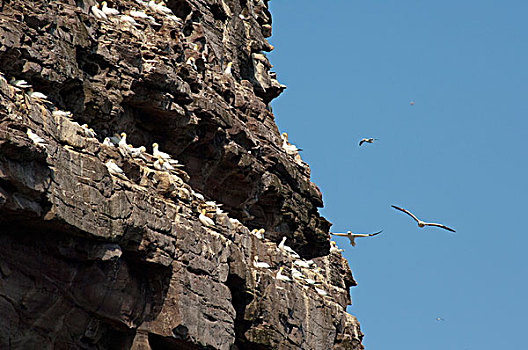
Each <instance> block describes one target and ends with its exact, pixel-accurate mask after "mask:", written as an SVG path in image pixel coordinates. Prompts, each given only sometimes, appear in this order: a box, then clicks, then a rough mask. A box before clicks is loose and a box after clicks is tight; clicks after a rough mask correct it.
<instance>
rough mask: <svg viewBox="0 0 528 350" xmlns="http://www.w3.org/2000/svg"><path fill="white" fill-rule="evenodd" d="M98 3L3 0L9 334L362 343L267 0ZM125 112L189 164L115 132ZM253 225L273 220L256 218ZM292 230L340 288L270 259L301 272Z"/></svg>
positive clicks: (146, 140)
mask: <svg viewBox="0 0 528 350" xmlns="http://www.w3.org/2000/svg"><path fill="white" fill-rule="evenodd" d="M94 3H95V1H93V0H76V1H73V0H66V1H63V2H48V1H44V0H36V1H32V2H27V1H23V0H13V1H9V2H3V4H2V15H1V16H0V72H1V73H2V74H3V77H0V227H1V229H0V233H1V234H0V278H1V280H2V283H0V296H2V298H0V311H2V315H3V316H2V321H1V322H0V348H13V349H18V348H20V349H22V348H89V349H121V348H123V349H124V348H126V349H128V348H133V349H158V348H164V349H202V348H207V349H275V348H279V349H294V348H295V349H332V348H334V349H362V345H361V337H362V334H361V332H360V331H359V324H358V323H357V321H356V319H355V318H354V317H353V316H351V315H348V314H347V313H346V310H345V308H346V306H347V304H349V303H350V295H349V290H348V288H349V287H350V286H354V285H355V281H354V280H353V278H352V275H351V272H350V270H349V268H348V265H347V263H346V261H345V260H344V259H342V257H341V256H340V255H339V254H338V253H331V254H330V253H329V236H328V230H329V227H330V223H329V222H328V221H327V220H325V219H324V218H323V217H321V216H320V215H319V213H318V208H319V207H321V206H322V205H323V203H322V196H321V193H320V191H319V189H318V188H317V186H315V185H314V184H313V183H312V182H311V181H310V170H309V168H308V165H307V164H305V163H304V162H302V161H300V159H294V157H293V156H291V155H288V154H287V153H286V152H285V151H284V150H283V149H282V146H281V145H282V140H281V139H280V135H279V131H278V129H277V126H276V125H275V123H274V116H273V114H272V113H271V111H270V108H269V107H268V106H269V102H270V101H271V100H272V99H273V98H275V97H277V96H278V95H279V94H280V93H281V92H282V91H283V90H284V88H285V86H283V85H281V84H280V83H278V81H277V78H276V76H275V74H274V73H272V72H270V71H269V69H270V68H271V64H270V63H269V61H268V59H267V58H266V56H265V54H264V53H263V52H268V51H270V50H271V49H272V47H271V45H269V43H268V42H267V41H266V39H265V38H266V37H268V36H269V35H270V34H271V26H270V25H271V15H270V13H269V11H268V9H267V1H234V0H227V1H217V0H207V1H197V0H169V1H167V6H168V7H169V8H170V9H172V11H173V12H174V14H175V15H176V16H177V17H178V19H174V18H173V19H171V18H169V17H167V16H162V15H159V14H156V13H153V12H151V11H147V13H148V14H149V15H152V16H153V17H154V18H155V20H156V22H158V23H159V24H152V23H151V22H150V21H149V20H143V19H138V20H137V21H138V22H139V26H138V27H137V28H135V27H133V26H131V25H126V24H125V23H123V21H119V19H118V18H113V19H112V18H111V19H110V20H108V21H100V20H97V19H95V17H93V16H92V15H91V14H90V12H89V11H90V7H91V6H92V5H93V4H94ZM110 6H112V7H114V8H117V9H119V10H120V11H121V13H124V12H125V11H128V10H131V9H132V8H133V7H136V8H139V7H141V5H139V4H138V3H137V2H136V1H133V0H128V1H127V0H121V1H111V2H110ZM190 57H192V58H193V59H194V60H195V62H196V68H197V69H195V68H194V67H193V66H192V65H190V64H188V63H187V62H188V60H189V58H190ZM228 62H232V63H233V66H232V67H233V69H232V74H231V75H228V74H224V70H225V68H226V67H227V64H228ZM11 77H15V78H16V79H25V80H27V81H28V82H29V83H30V84H32V85H33V86H34V88H35V90H36V91H40V92H42V93H44V94H46V95H48V98H49V100H50V101H51V104H50V103H43V102H42V101H39V100H37V99H35V98H30V97H29V96H28V95H26V94H25V93H24V91H23V90H21V89H18V88H15V87H13V86H11V85H9V84H8V82H7V81H8V80H9V79H10V78H11ZM53 107H57V108H59V109H63V110H67V111H70V112H72V113H73V115H72V117H68V116H59V115H53V114H52V110H53ZM84 123H87V124H88V125H89V127H90V128H93V129H94V131H95V132H96V133H97V137H96V138H94V137H87V136H85V129H83V128H82V127H81V126H80V124H84ZM27 128H29V129H31V130H32V131H33V132H35V133H36V134H37V135H38V136H39V137H41V138H43V139H44V141H45V142H46V145H44V146H42V145H37V144H35V143H34V142H33V141H31V139H29V138H28V136H27V134H26V130H27ZM121 132H126V133H127V135H128V138H127V140H128V142H130V143H132V144H134V145H135V146H136V147H137V146H139V145H145V146H146V147H147V152H148V153H152V151H151V144H152V143H154V142H157V143H159V145H160V149H162V150H163V151H164V152H167V153H169V154H170V155H171V156H172V157H173V158H174V159H178V160H179V161H180V162H181V163H182V164H183V165H184V167H183V168H182V169H177V170H175V171H174V172H172V173H171V174H169V173H168V172H165V171H159V170H156V169H155V168H154V166H153V164H152V162H153V161H154V160H155V159H154V158H153V157H152V156H149V155H147V156H145V159H139V158H132V157H130V156H127V155H126V153H121V152H119V150H118V148H116V147H110V146H103V145H102V141H103V139H104V138H105V137H106V136H109V137H110V136H112V135H114V134H115V133H121ZM111 159H112V160H114V162H115V164H117V165H118V166H119V167H120V168H121V169H122V170H123V172H124V173H123V175H120V176H119V177H117V176H113V175H111V174H110V173H109V170H108V169H107V167H106V166H105V163H106V162H107V161H109V160H111ZM195 193H202V194H203V195H204V196H205V199H206V200H214V201H216V202H217V203H221V204H223V206H222V207H221V209H222V210H223V211H224V213H221V212H220V211H218V210H216V208H214V207H213V208H211V204H208V203H206V202H205V201H203V200H201V199H199V196H197V195H196V194H195ZM202 209H204V210H206V214H208V215H210V216H211V217H212V218H214V220H215V222H216V226H215V227H212V228H211V227H206V226H204V225H203V224H202V223H201V221H200V220H199V218H198V215H199V213H200V211H201V210H202ZM260 228H264V229H265V239H264V240H261V239H258V238H257V237H256V236H255V235H253V234H251V233H250V230H251V229H260ZM283 236H285V237H287V239H288V240H287V242H288V243H287V244H288V245H289V246H291V247H292V248H294V249H295V250H296V251H298V252H299V254H301V256H302V257H303V258H305V259H310V258H313V259H314V261H315V264H316V265H317V266H318V268H319V269H318V270H314V269H306V271H303V273H304V274H305V276H306V277H309V278H311V279H314V280H315V281H317V283H318V285H317V287H318V288H319V289H321V290H324V291H325V292H326V293H327V294H328V295H327V296H322V295H320V294H318V291H317V289H315V287H314V286H311V285H308V284H305V283H298V282H282V281H278V280H276V279H275V278H274V277H275V274H276V273H277V271H278V269H279V267H284V274H286V275H288V276H291V273H292V260H291V257H290V256H288V255H286V254H285V253H283V252H282V251H278V250H277V245H276V243H277V242H279V241H280V240H281V239H282V237H283ZM256 255H258V257H259V261H263V262H267V263H268V264H270V265H271V269H269V270H266V269H257V268H255V267H254V266H253V259H254V257H255V256H256Z"/></svg>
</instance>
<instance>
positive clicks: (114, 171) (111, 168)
mask: <svg viewBox="0 0 528 350" xmlns="http://www.w3.org/2000/svg"><path fill="white" fill-rule="evenodd" d="M105 165H106V168H107V169H108V172H109V173H110V174H111V175H115V176H117V177H119V178H122V179H124V180H128V178H127V177H126V175H125V172H124V171H123V169H121V168H120V167H119V166H118V165H117V164H116V163H114V160H113V159H110V160H109V161H108V162H106V163H105Z"/></svg>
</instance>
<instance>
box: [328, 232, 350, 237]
mask: <svg viewBox="0 0 528 350" xmlns="http://www.w3.org/2000/svg"><path fill="white" fill-rule="evenodd" d="M330 234H331V235H334V236H341V237H348V236H350V234H348V233H333V232H330Z"/></svg>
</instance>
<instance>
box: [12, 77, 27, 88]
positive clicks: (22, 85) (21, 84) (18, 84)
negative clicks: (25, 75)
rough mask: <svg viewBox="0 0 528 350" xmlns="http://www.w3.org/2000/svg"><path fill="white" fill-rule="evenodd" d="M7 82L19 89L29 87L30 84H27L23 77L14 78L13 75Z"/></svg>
mask: <svg viewBox="0 0 528 350" xmlns="http://www.w3.org/2000/svg"><path fill="white" fill-rule="evenodd" d="M9 84H11V85H13V86H14V87H17V88H20V89H29V88H30V87H31V85H30V84H28V82H27V81H25V80H24V79H19V80H17V79H15V77H12V78H11V79H10V80H9Z"/></svg>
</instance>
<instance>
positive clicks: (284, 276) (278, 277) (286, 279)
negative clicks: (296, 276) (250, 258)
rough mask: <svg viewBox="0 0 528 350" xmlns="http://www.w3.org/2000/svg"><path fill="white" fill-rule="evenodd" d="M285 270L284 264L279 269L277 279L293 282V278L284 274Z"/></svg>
mask: <svg viewBox="0 0 528 350" xmlns="http://www.w3.org/2000/svg"><path fill="white" fill-rule="evenodd" d="M283 270H284V267H282V266H281V267H279V271H278V272H277V274H276V275H275V279H277V280H279V281H284V282H291V278H289V277H288V276H286V275H283V274H282V271H283Z"/></svg>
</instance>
